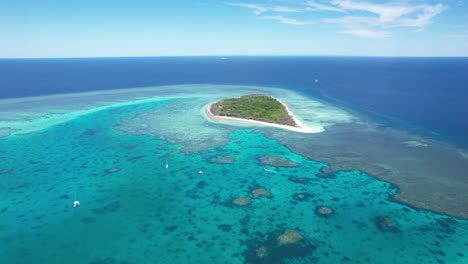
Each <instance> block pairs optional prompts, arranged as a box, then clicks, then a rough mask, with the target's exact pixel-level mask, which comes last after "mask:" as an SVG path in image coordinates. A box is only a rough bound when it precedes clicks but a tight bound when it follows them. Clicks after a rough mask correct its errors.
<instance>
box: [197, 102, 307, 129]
mask: <svg viewBox="0 0 468 264" xmlns="http://www.w3.org/2000/svg"><path fill="white" fill-rule="evenodd" d="M205 113H206V115H207V116H208V117H209V118H210V119H211V120H213V121H215V122H218V121H220V120H226V121H241V122H245V123H249V124H253V125H266V126H273V127H279V128H283V129H288V130H293V131H297V132H304V133H311V132H313V131H312V130H311V129H310V128H308V127H307V126H306V125H305V124H303V123H302V122H300V121H299V120H297V118H295V117H294V115H293V114H292V113H291V111H290V110H289V108H288V106H287V105H286V104H284V103H283V102H281V101H279V100H278V99H276V98H274V97H272V96H269V95H263V94H250V95H244V96H241V97H237V98H228V99H222V100H219V101H217V102H215V103H212V104H210V105H208V106H207V107H206V109H205Z"/></svg>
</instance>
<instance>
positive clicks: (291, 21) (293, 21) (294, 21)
mask: <svg viewBox="0 0 468 264" xmlns="http://www.w3.org/2000/svg"><path fill="white" fill-rule="evenodd" d="M260 19H269V20H277V21H279V22H280V23H283V24H290V25H307V24H313V22H310V21H299V20H297V19H293V18H287V17H283V16H261V17H260Z"/></svg>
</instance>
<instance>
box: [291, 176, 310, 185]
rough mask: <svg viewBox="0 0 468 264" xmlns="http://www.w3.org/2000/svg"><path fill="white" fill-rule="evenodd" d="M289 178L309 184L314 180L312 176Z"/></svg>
mask: <svg viewBox="0 0 468 264" xmlns="http://www.w3.org/2000/svg"><path fill="white" fill-rule="evenodd" d="M288 180H290V181H292V182H295V183H300V184H309V183H310V182H311V181H312V179H311V178H299V177H289V178H288Z"/></svg>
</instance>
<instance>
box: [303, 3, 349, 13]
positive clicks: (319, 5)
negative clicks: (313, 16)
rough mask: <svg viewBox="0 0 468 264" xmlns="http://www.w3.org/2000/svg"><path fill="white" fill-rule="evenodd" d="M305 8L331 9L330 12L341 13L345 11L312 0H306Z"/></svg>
mask: <svg viewBox="0 0 468 264" xmlns="http://www.w3.org/2000/svg"><path fill="white" fill-rule="evenodd" d="M305 10H308V11H332V12H341V13H344V12H346V11H345V10H344V9H342V8H339V7H335V6H331V5H324V4H320V3H317V2H314V1H307V3H306V8H305Z"/></svg>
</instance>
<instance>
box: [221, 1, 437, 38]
mask: <svg viewBox="0 0 468 264" xmlns="http://www.w3.org/2000/svg"><path fill="white" fill-rule="evenodd" d="M395 1H398V0H395ZM395 1H394V0H390V1H388V2H385V3H382V2H379V3H372V2H369V1H362V0H331V1H329V2H327V3H325V2H323V1H320V0H318V1H312V0H310V1H304V2H300V3H299V4H296V5H294V6H265V5H256V4H245V3H231V4H230V5H234V6H241V7H244V8H249V9H254V10H255V14H256V15H260V14H263V13H265V12H276V13H285V12H289V13H292V12H307V11H313V12H324V13H325V14H329V15H330V12H333V13H335V14H334V15H335V16H333V17H329V18H324V19H321V20H320V22H322V23H327V24H336V25H339V26H341V27H342V28H343V30H339V31H338V32H339V33H343V34H351V35H355V36H360V37H368V38H384V37H388V36H390V35H391V34H390V32H389V30H390V29H391V28H396V27H400V28H411V31H412V32H420V31H423V30H424V29H425V27H426V26H428V25H429V24H431V23H432V22H433V18H434V17H435V16H437V15H438V14H440V13H441V12H442V11H444V10H445V8H446V7H445V6H444V5H442V4H434V5H429V4H410V3H409V2H395ZM337 14H345V15H343V16H338V17H337V16H336V15H337ZM259 18H260V19H270V20H277V21H279V22H280V23H285V24H292V25H305V24H315V23H317V21H316V22H309V21H300V20H297V19H295V18H286V17H283V16H278V15H270V16H261V17H259Z"/></svg>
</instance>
